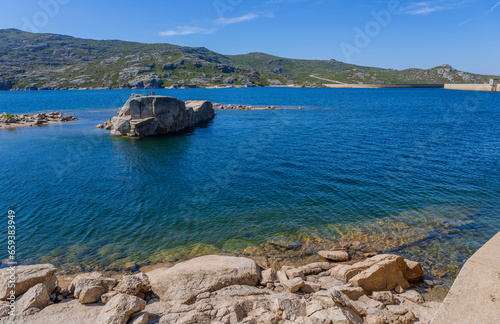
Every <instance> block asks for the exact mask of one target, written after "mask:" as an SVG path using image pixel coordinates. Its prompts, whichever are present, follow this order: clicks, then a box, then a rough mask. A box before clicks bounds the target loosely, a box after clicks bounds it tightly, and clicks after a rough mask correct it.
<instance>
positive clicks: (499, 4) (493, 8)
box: [489, 1, 500, 13]
mask: <svg viewBox="0 0 500 324" xmlns="http://www.w3.org/2000/svg"><path fill="white" fill-rule="evenodd" d="M498 6H500V1H498V2H497V4H496V5H494V6H493V7H491V9H490V11H489V12H490V13H491V12H493V10H495V9H496V8H497V7H498Z"/></svg>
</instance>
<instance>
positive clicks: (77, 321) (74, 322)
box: [0, 300, 102, 324]
mask: <svg viewBox="0 0 500 324" xmlns="http://www.w3.org/2000/svg"><path fill="white" fill-rule="evenodd" d="M101 308H102V307H99V306H94V305H92V306H88V305H84V304H80V303H79V302H78V300H71V301H68V302H61V303H58V304H53V305H50V306H47V307H45V308H44V309H42V310H41V311H40V312H36V313H34V314H32V315H29V316H22V315H19V316H16V317H15V318H14V317H8V318H2V319H1V320H0V323H2V324H4V323H6V324H7V323H8V324H18V323H23V324H24V323H26V324H55V323H70V324H88V323H95V319H96V318H97V315H98V314H99V311H100V309H101ZM32 309H33V308H32Z"/></svg>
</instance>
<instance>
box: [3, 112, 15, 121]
mask: <svg viewBox="0 0 500 324" xmlns="http://www.w3.org/2000/svg"><path fill="white" fill-rule="evenodd" d="M2 117H3V118H5V119H7V120H11V119H12V118H14V117H16V115H14V114H9V113H3V114H2Z"/></svg>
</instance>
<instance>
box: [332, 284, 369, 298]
mask: <svg viewBox="0 0 500 324" xmlns="http://www.w3.org/2000/svg"><path fill="white" fill-rule="evenodd" d="M333 289H335V290H338V291H340V292H342V293H343V294H345V295H346V296H347V297H349V298H350V299H352V300H355V299H356V298H358V297H359V296H361V295H363V294H364V293H365V291H364V290H363V288H361V287H347V286H335V287H333Z"/></svg>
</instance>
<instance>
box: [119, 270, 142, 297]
mask: <svg viewBox="0 0 500 324" xmlns="http://www.w3.org/2000/svg"><path fill="white" fill-rule="evenodd" d="M114 290H115V291H117V292H119V293H123V294H129V295H134V296H136V295H137V294H139V293H140V292H143V293H147V292H149V291H151V284H150V283H149V279H148V276H147V275H145V274H144V273H142V272H141V273H138V274H135V275H128V276H123V277H122V279H121V280H120V281H119V282H118V285H116V287H115V288H114Z"/></svg>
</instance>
